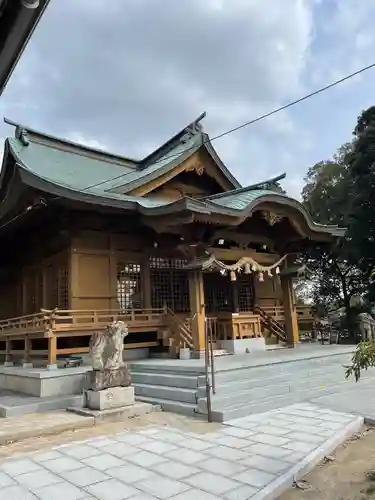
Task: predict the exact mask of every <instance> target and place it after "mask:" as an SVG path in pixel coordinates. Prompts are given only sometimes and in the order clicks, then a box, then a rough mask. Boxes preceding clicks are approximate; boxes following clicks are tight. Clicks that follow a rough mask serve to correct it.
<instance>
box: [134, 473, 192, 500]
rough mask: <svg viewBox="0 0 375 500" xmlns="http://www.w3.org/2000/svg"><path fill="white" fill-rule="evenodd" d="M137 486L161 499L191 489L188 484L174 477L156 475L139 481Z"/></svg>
mask: <svg viewBox="0 0 375 500" xmlns="http://www.w3.org/2000/svg"><path fill="white" fill-rule="evenodd" d="M137 488H138V489H140V490H142V491H143V492H145V493H147V494H150V495H154V496H155V497H156V498H160V499H161V500H164V499H165V498H170V497H173V496H175V495H178V494H179V493H182V492H183V491H186V490H188V489H189V487H188V486H187V485H186V484H184V483H181V482H180V481H175V480H174V479H170V478H168V477H162V476H156V477H152V478H150V479H144V480H143V481H139V482H138V483H137Z"/></svg>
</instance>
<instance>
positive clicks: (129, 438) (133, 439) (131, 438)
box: [115, 432, 150, 446]
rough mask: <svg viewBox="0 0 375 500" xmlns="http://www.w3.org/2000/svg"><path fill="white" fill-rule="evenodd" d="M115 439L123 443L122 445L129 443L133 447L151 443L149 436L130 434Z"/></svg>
mask: <svg viewBox="0 0 375 500" xmlns="http://www.w3.org/2000/svg"><path fill="white" fill-rule="evenodd" d="M115 439H116V441H121V442H122V443H127V444H130V445H132V446H137V445H139V444H141V443H148V442H150V438H149V437H148V436H143V435H142V434H136V433H133V434H131V433H129V432H124V433H122V434H118V435H117V436H115Z"/></svg>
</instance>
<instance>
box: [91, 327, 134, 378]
mask: <svg viewBox="0 0 375 500" xmlns="http://www.w3.org/2000/svg"><path fill="white" fill-rule="evenodd" d="M128 333H129V332H128V327H127V325H126V324H125V323H124V322H123V321H114V322H113V323H111V324H110V325H108V326H107V328H106V330H105V331H101V332H95V333H94V334H93V335H92V336H91V339H90V344H89V353H90V358H91V364H92V368H93V370H117V369H118V368H121V367H122V366H124V361H123V359H122V352H123V349H124V338H125V337H126V336H127V335H128Z"/></svg>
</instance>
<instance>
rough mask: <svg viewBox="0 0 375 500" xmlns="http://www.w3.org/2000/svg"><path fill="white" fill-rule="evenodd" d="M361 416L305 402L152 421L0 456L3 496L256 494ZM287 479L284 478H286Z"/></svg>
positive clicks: (190, 499)
mask: <svg viewBox="0 0 375 500" xmlns="http://www.w3.org/2000/svg"><path fill="white" fill-rule="evenodd" d="M361 422H362V420H361V419H360V418H358V417H354V416H353V415H348V414H343V413H338V412H335V411H332V410H328V409H326V408H320V407H316V406H313V405H311V404H299V405H294V406H290V407H287V408H282V409H279V410H273V411H271V412H268V413H266V414H261V415H253V416H250V417H246V418H243V419H238V420H236V421H232V422H229V423H227V424H226V425H223V426H219V427H217V429H216V430H215V431H214V432H210V433H205V434H198V433H195V432H188V431H186V430H185V431H183V430H178V429H175V428H173V427H162V426H150V427H147V428H140V429H138V430H131V431H126V432H122V433H120V434H116V435H110V436H104V437H95V438H93V439H91V440H88V441H85V442H80V443H77V442H76V443H70V444H68V445H63V446H60V447H58V448H55V449H52V450H47V451H41V452H39V453H33V454H28V455H23V456H18V457H14V458H12V459H8V460H5V461H4V462H2V463H1V464H0V488H1V495H0V497H1V498H4V499H6V500H60V499H61V500H94V499H96V500H125V499H129V500H156V499H159V500H163V499H171V500H248V499H249V498H251V499H254V500H258V499H260V498H264V494H266V493H267V492H269V491H273V490H275V488H276V489H277V488H280V486H282V485H284V486H285V485H289V484H290V482H291V481H292V479H293V477H294V475H295V474H296V473H298V471H300V470H305V468H306V467H307V465H308V463H316V461H317V460H319V459H321V458H323V456H324V454H325V453H329V452H331V451H332V448H334V447H336V446H337V444H339V442H338V441H337V440H338V439H339V441H342V440H343V439H344V438H345V437H347V436H348V435H350V434H351V433H353V432H355V431H356V430H358V429H359V427H360V426H361ZM285 481H287V482H285Z"/></svg>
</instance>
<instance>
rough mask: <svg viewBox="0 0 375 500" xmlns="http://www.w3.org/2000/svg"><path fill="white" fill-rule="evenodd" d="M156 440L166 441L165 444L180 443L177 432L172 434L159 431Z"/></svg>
mask: <svg viewBox="0 0 375 500" xmlns="http://www.w3.org/2000/svg"><path fill="white" fill-rule="evenodd" d="M157 436H158V439H160V440H161V441H166V442H167V443H177V444H180V443H181V439H182V438H181V434H180V433H178V432H173V431H168V430H161V431H160V432H158V435H157Z"/></svg>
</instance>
